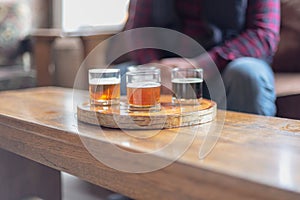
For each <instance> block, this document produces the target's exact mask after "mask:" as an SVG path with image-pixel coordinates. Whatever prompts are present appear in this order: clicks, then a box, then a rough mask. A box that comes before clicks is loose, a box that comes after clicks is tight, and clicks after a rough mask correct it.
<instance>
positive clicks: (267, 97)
mask: <svg viewBox="0 0 300 200" xmlns="http://www.w3.org/2000/svg"><path fill="white" fill-rule="evenodd" d="M130 65H134V63H123V64H120V65H116V66H115V68H119V69H120V70H121V76H122V78H121V93H122V95H125V94H126V85H125V82H126V79H125V73H126V71H127V68H128V67H129V66H130ZM204 73H205V72H204ZM221 76H222V79H223V83H224V87H225V93H224V92H223V93H222V92H221V93H220V94H221V95H219V96H218V94H219V92H218V91H216V92H214V94H216V95H214V96H213V100H214V101H216V102H217V104H218V105H224V103H223V102H224V99H225V98H226V101H227V106H226V104H225V106H226V107H225V108H226V109H227V110H231V111H237V112H245V113H252V114H259V115H267V116H274V115H275V113H276V106H275V100H276V96H275V92H274V76H273V72H272V69H271V67H270V66H269V64H267V63H266V62H264V61H262V60H260V59H256V58H250V57H243V58H238V59H236V60H234V61H232V62H230V63H229V64H228V65H227V66H226V68H225V70H224V71H223V72H222V74H221ZM210 82H211V84H209V90H210V91H214V90H218V86H215V85H214V81H210ZM216 82H218V81H216ZM219 82H220V81H219ZM223 83H222V84H223ZM222 88H223V87H222ZM205 93H207V91H206V92H205V90H204V97H205V98H209V96H210V95H209V94H205ZM222 94H224V95H222ZM225 95H226V97H225ZM221 101H222V102H221ZM220 107H221V108H222V107H223V106H220ZM220 107H219V108H220Z"/></svg>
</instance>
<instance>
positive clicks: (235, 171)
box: [0, 87, 300, 200]
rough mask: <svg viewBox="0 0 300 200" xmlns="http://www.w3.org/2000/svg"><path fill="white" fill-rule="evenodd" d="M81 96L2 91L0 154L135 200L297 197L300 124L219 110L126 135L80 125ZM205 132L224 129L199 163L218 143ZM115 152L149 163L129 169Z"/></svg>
mask: <svg viewBox="0 0 300 200" xmlns="http://www.w3.org/2000/svg"><path fill="white" fill-rule="evenodd" d="M77 94H78V93H76V94H75V95H74V94H73V90H71V89H63V88H55V87H47V88H35V89H27V90H19V91H7V92H1V93H0V148H2V149H6V150H8V151H11V152H14V153H16V154H18V155H21V156H24V157H27V158H29V159H32V160H34V161H37V162H39V163H42V164H44V165H47V166H49V167H52V168H54V169H57V170H61V171H65V172H68V173H71V174H73V175H75V176H78V177H80V178H82V179H85V180H87V181H89V182H92V183H94V184H97V185H99V186H103V187H105V188H108V189H111V190H114V191H116V192H121V193H123V194H125V195H128V196H131V197H133V198H137V199H202V198H203V199H264V200H266V199H272V200H274V199H299V198H300V173H299V170H298V168H299V166H300V121H296V120H289V119H280V118H273V117H263V116H256V115H248V114H241V113H235V112H224V111H218V116H217V119H216V120H215V121H214V122H211V123H207V124H204V125H199V126H194V127H187V128H181V129H166V130H162V131H156V132H155V131H152V132H151V131H150V132H147V131H137V132H128V133H127V132H126V133H124V132H122V131H120V130H118V129H107V128H103V129H100V128H99V127H98V126H94V125H89V124H84V123H81V122H78V121H77V120H76V113H75V112H74V105H73V95H74V97H75V98H74V99H75V100H74V102H76V100H78V98H76V95H77ZM75 110H76V109H75ZM225 114H226V117H225V122H224V126H222V124H223V122H222V117H224V116H225ZM207 130H221V132H220V137H219V138H218V142H217V143H216V145H215V146H214V148H213V149H212V151H211V152H210V153H209V154H208V155H207V156H206V157H204V159H199V149H200V146H201V145H202V144H203V143H204V142H207V140H211V141H213V140H214V139H215V138H216V137H217V136H218V133H217V132H215V131H209V132H208V133H209V137H206V134H203V133H207ZM205 131H206V132H205ZM195 132H196V134H193V133H195ZM211 133H215V134H211ZM131 134H135V135H131ZM151 134H153V135H151ZM149 135H151V137H148V136H149ZM175 136H176V137H175ZM178 138H179V139H178ZM189 141H190V142H191V145H189V146H188V148H187V149H185V145H186V143H188V142H189ZM168 144H174V145H170V146H171V147H170V148H169V149H168V150H166V151H160V150H161V149H163V148H164V147H165V146H167V145H168ZM110 145H111V146H117V147H119V148H118V149H119V150H122V151H123V152H125V153H134V154H135V155H137V156H138V158H144V157H142V155H143V154H145V153H149V152H152V157H150V158H148V160H147V161H144V160H143V159H136V160H134V161H133V163H132V162H130V158H129V157H130V156H129V157H126V156H123V154H118V153H116V154H115V153H112V152H111V151H110V149H109V148H110ZM85 147H88V150H87V148H85ZM185 150H186V151H185ZM180 151H182V153H183V155H181V152H180ZM153 152H156V153H154V155H153ZM98 155H99V157H100V159H103V160H102V161H104V162H100V161H98V160H97V159H99V157H97V156H98ZM125 155H126V154H125ZM174 155H179V156H178V157H179V158H178V159H177V157H176V156H175V157H176V159H175V157H174ZM96 158H97V159H96ZM152 159H153V160H152ZM149 160H150V162H149ZM151 161H152V162H151ZM173 161H174V162H173ZM107 163H109V164H111V165H107ZM120 163H121V164H120ZM157 163H159V164H164V163H165V166H163V167H162V168H160V165H156V164H157ZM111 166H113V167H114V168H118V169H119V170H117V169H114V168H111ZM155 168H157V170H152V171H151V169H155ZM132 169H134V170H140V172H143V170H144V171H146V170H148V171H150V172H148V173H128V172H130V170H132ZM120 170H123V171H120Z"/></svg>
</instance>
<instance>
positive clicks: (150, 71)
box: [126, 68, 160, 75]
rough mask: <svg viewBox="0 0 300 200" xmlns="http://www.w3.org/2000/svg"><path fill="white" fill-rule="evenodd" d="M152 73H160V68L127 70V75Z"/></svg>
mask: <svg viewBox="0 0 300 200" xmlns="http://www.w3.org/2000/svg"><path fill="white" fill-rule="evenodd" d="M151 74H160V69H157V68H156V69H149V70H147V69H145V70H136V71H127V72H126V75H151Z"/></svg>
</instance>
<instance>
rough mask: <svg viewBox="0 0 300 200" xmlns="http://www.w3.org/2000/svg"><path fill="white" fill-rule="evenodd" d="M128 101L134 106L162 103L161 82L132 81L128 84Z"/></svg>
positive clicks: (150, 105) (151, 105)
mask: <svg viewBox="0 0 300 200" xmlns="http://www.w3.org/2000/svg"><path fill="white" fill-rule="evenodd" d="M127 97H128V103H129V105H130V106H133V107H153V106H157V105H159V104H160V102H159V101H160V100H159V99H160V83H131V84H128V85H127Z"/></svg>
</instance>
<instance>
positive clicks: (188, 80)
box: [172, 78, 203, 83]
mask: <svg viewBox="0 0 300 200" xmlns="http://www.w3.org/2000/svg"><path fill="white" fill-rule="evenodd" d="M202 82H203V79H202V78H175V79H173V80H172V83H202Z"/></svg>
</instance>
